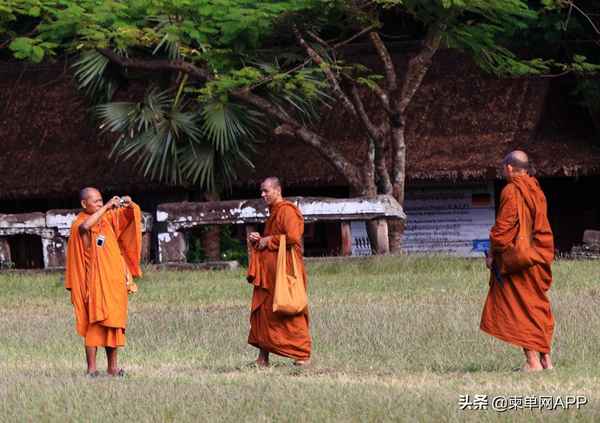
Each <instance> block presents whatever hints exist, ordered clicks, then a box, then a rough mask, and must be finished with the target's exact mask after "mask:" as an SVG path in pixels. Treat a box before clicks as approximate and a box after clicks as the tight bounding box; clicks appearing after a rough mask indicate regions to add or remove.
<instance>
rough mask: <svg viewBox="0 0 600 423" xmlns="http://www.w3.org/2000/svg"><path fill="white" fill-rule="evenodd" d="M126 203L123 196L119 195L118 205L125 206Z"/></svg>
mask: <svg viewBox="0 0 600 423" xmlns="http://www.w3.org/2000/svg"><path fill="white" fill-rule="evenodd" d="M126 205H127V200H126V199H125V197H120V198H119V207H125V206H126Z"/></svg>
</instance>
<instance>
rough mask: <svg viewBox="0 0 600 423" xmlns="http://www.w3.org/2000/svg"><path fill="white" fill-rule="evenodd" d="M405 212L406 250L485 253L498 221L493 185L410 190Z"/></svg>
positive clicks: (471, 255) (462, 253)
mask: <svg viewBox="0 0 600 423" xmlns="http://www.w3.org/2000/svg"><path fill="white" fill-rule="evenodd" d="M404 211H405V212H406V215H407V216H408V224H407V227H406V231H405V233H404V239H403V249H404V251H405V252H407V253H448V254H454V255H459V256H465V257H477V256H482V255H483V254H484V251H485V250H486V249H487V248H488V246H489V232H490V228H491V227H492V226H493V224H494V220H495V207H494V191H493V188H492V187H481V188H457V189H448V190H445V189H435V190H433V189H420V190H411V191H409V192H407V194H406V199H405V201H404Z"/></svg>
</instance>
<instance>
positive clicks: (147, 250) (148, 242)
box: [141, 232, 152, 263]
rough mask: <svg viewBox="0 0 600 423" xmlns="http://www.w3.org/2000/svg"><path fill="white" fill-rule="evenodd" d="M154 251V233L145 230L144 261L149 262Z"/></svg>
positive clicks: (143, 239) (143, 242)
mask: <svg viewBox="0 0 600 423" xmlns="http://www.w3.org/2000/svg"><path fill="white" fill-rule="evenodd" d="M151 251H152V233H151V232H144V233H142V258H141V261H142V263H149V262H150V259H151V258H152V257H151Z"/></svg>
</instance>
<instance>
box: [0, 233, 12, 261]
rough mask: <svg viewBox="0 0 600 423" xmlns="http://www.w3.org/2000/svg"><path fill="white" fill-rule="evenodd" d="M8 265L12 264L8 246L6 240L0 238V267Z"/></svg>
mask: <svg viewBox="0 0 600 423" xmlns="http://www.w3.org/2000/svg"><path fill="white" fill-rule="evenodd" d="M9 263H12V258H11V255H10V244H9V243H8V239H7V238H5V237H0V267H5V266H8V265H9Z"/></svg>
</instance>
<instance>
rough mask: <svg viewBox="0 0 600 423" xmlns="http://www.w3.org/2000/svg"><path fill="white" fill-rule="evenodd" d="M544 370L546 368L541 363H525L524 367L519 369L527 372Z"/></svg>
mask: <svg viewBox="0 0 600 423" xmlns="http://www.w3.org/2000/svg"><path fill="white" fill-rule="evenodd" d="M542 370H544V368H543V367H542V365H541V364H539V365H537V366H536V365H531V364H529V363H525V364H523V367H521V368H519V369H518V371H520V372H525V373H532V372H541V371H542Z"/></svg>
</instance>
